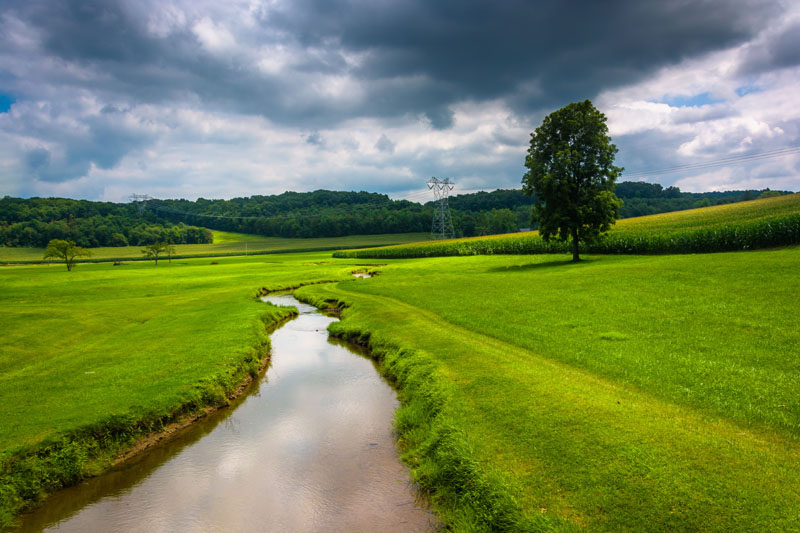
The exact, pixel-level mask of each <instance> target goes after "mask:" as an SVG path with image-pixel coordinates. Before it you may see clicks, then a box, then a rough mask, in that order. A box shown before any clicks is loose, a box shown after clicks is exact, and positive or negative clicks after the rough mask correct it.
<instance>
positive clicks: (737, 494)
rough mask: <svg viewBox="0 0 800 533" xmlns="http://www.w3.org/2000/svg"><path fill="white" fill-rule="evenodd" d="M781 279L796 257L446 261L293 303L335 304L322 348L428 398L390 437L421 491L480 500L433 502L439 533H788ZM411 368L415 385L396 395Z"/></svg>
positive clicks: (795, 484)
mask: <svg viewBox="0 0 800 533" xmlns="http://www.w3.org/2000/svg"><path fill="white" fill-rule="evenodd" d="M797 272H800V248H792V249H786V250H779V251H769V252H748V253H730V254H714V255H685V256H638V257H636V256H591V257H588V258H587V261H585V262H584V263H580V264H571V263H569V262H568V259H566V258H565V259H563V260H562V259H561V258H554V257H553V256H537V257H530V256H493V257H469V258H467V257H459V258H440V259H421V260H420V259H418V260H409V261H399V262H393V263H391V264H390V265H388V266H386V267H383V268H382V269H381V273H380V275H379V276H377V277H375V278H373V279H370V280H368V281H367V282H365V283H357V284H340V285H338V286H334V285H323V286H313V287H305V288H303V289H301V290H300V291H299V294H300V295H302V296H304V297H305V298H307V299H309V300H312V301H317V302H320V301H324V300H339V301H343V302H345V303H346V304H348V305H349V306H350V307H349V308H348V309H346V310H345V315H344V316H345V318H344V321H343V322H342V323H340V324H338V325H336V326H334V331H335V332H336V333H337V334H339V335H342V336H345V337H348V338H353V339H360V340H361V341H364V340H366V339H369V342H370V343H371V344H372V346H373V350H374V351H376V352H378V353H381V354H383V355H384V357H385V358H386V360H385V361H386V362H385V365H386V366H387V367H388V369H389V370H388V371H389V373H390V374H393V373H396V374H397V376H398V379H399V380H400V382H401V383H408V384H410V387H411V388H412V390H414V387H419V388H421V389H422V391H426V390H430V389H431V388H432V387H431V385H430V384H428V385H420V383H423V384H424V383H426V382H427V383H430V382H431V381H433V382H435V383H437V386H438V388H439V389H441V390H442V391H444V392H442V393H441V396H442V397H444V398H445V399H444V400H442V399H437V400H436V401H434V402H432V405H433V406H434V407H432V405H431V404H425V403H424V402H423V403H422V405H417V404H414V403H412V404H411V405H410V406H407V407H404V409H407V410H408V411H409V412H407V413H404V412H402V411H401V413H400V414H399V415H398V419H399V420H400V421H401V424H400V427H401V428H404V427H405V428H406V432H405V433H403V435H402V439H403V440H404V441H405V444H406V446H408V448H409V451H408V452H407V455H408V459H409V460H410V461H411V462H412V464H416V465H418V466H417V469H418V475H419V476H421V477H422V484H423V485H424V486H429V487H430V488H432V489H433V490H440V491H441V490H442V487H441V486H440V485H442V484H444V485H445V486H446V485H448V484H451V483H452V479H453V478H454V477H455V478H458V479H461V485H462V486H467V485H469V484H471V485H473V486H481V483H480V482H479V481H480V480H481V479H483V480H484V481H483V484H484V486H485V487H486V486H488V487H489V488H485V489H484V491H483V492H484V493H485V494H484V495H483V496H480V497H476V496H475V495H474V494H473V493H470V492H469V491H468V490H467V489H464V491H463V492H460V493H456V494H450V495H448V494H447V491H446V490H444V491H442V492H443V493H444V494H445V496H444V497H441V499H440V501H439V506H440V507H439V509H440V512H442V514H443V516H444V517H445V518H446V521H448V522H449V523H457V524H459V523H460V524H462V525H463V527H464V528H466V529H469V528H471V527H473V526H474V525H475V523H476V522H477V523H478V524H481V523H482V524H483V525H484V526H487V527H489V526H490V525H491V526H493V527H498V524H501V525H502V523H503V522H502V521H499V520H497V519H496V517H495V515H496V514H497V512H498V509H499V510H501V511H502V513H505V514H508V509H509V508H515V507H516V509H517V510H518V513H519V515H518V516H517V519H516V521H514V522H512V525H510V526H509V527H510V528H511V529H533V530H536V529H540V528H547V527H551V526H552V527H556V528H557V529H571V528H573V527H578V528H586V529H588V530H590V531H621V530H634V531H642V530H647V531H685V530H692V531H696V530H716V531H765V530H772V531H776V530H784V531H785V530H794V529H797V528H800V512H798V509H800V469H798V464H800V463H799V462H798V461H800V331H799V330H798V328H797V316H798V311H799V310H800V303H798V300H797V294H800V279H798V277H797ZM398 354H399V355H398ZM415 357H416V358H417V362H416V363H415V364H416V365H418V366H425V365H428V366H431V367H433V368H435V370H434V371H433V372H432V377H431V375H427V374H423V375H422V376H421V377H416V378H415V377H413V375H412V376H411V377H408V375H407V374H408V373H409V372H410V371H409V369H407V368H404V367H403V366H402V361H403V360H407V359H413V358H415ZM394 367H397V368H398V369H399V370H397V371H393V370H392V368H394ZM415 395H416V396H419V395H422V393H420V392H419V391H417V392H416V393H412V394H411V396H412V397H414V396H415ZM432 409H433V410H434V411H436V410H441V414H438V415H436V416H437V417H438V418H436V419H435V420H433V421H431V420H427V421H425V420H424V419H425V415H426V410H427V411H431V410H432ZM442 427H444V428H456V429H457V432H456V434H457V435H458V437H457V438H450V440H445V443H444V444H442V442H440V440H436V439H441V436H440V435H439V434H440V433H441V429H440V428H442ZM446 434H448V435H449V433H446ZM431 435H438V436H437V437H434V438H433V440H432V438H431ZM432 449H433V450H434V452H433V453H432V452H431V450H432ZM451 449H455V450H467V451H468V454H469V456H470V457H469V460H465V459H464V457H463V452H458V453H452V452H448V450H451ZM442 450H445V451H444V452H443V451H442ZM470 461H473V462H474V464H475V465H477V466H476V467H475V470H476V472H477V473H476V474H474V475H463V472H461V467H460V466H453V465H463V464H465V463H466V464H470ZM450 463H452V464H450ZM464 476H466V477H464ZM465 479H466V480H468V481H465ZM487 479H488V480H490V481H486V480H487ZM492 479H494V480H495V481H494V482H492V481H491V480H492ZM487 484H488V485H487ZM493 485H496V486H498V487H500V489H498V490H495V491H492V490H490V488H491V487H492V486H493ZM498 493H500V494H503V493H506V494H511V495H513V496H514V498H515V500H514V499H507V500H504V499H503V498H498V497H497V494H498ZM448 498H449V499H448ZM465 502H466V503H468V504H470V505H472V510H471V511H469V512H466V513H465V512H464V510H463V508H462V507H463V506H464V504H465ZM515 502H516V503H515ZM502 513H501V514H502ZM512 514H513V513H512ZM476 517H478V518H476ZM482 517H486V518H485V519H483V518H482ZM464 524H471V525H470V526H466V525H464ZM506 525H508V524H506Z"/></svg>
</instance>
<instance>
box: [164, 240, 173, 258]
mask: <svg viewBox="0 0 800 533" xmlns="http://www.w3.org/2000/svg"><path fill="white" fill-rule="evenodd" d="M164 253H165V254H167V259H168V260H169V262H170V263H172V254H174V253H175V245H174V244H172V243H171V242H168V243H164Z"/></svg>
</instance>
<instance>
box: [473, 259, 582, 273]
mask: <svg viewBox="0 0 800 533" xmlns="http://www.w3.org/2000/svg"><path fill="white" fill-rule="evenodd" d="M596 261H597V259H581V260H580V261H579V262H577V263H574V262H573V261H572V259H564V260H559V261H545V262H544V263H527V264H524V265H508V266H499V267H492V268H489V269H487V270H486V272H502V273H506V274H510V273H513V272H530V271H536V270H546V269H552V268H557V267H562V268H569V267H580V266H585V265H589V264H591V263H594V262H596Z"/></svg>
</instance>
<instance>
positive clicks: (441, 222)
mask: <svg viewBox="0 0 800 533" xmlns="http://www.w3.org/2000/svg"><path fill="white" fill-rule="evenodd" d="M427 184H428V188H429V189H433V199H434V201H435V202H436V205H435V206H434V207H433V226H432V227H431V239H433V240H436V239H452V238H453V237H455V230H454V229H453V219H452V218H450V206H448V205H447V196H448V195H449V194H450V191H452V190H453V187H455V183H453V182H452V181H450V178H445V179H443V180H440V179H439V178H431V179H429V180H428V181H427Z"/></svg>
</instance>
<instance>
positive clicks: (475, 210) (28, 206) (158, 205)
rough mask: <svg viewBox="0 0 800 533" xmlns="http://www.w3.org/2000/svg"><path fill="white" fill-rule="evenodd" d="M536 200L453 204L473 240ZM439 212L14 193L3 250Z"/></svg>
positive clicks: (421, 217)
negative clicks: (142, 206) (124, 200)
mask: <svg viewBox="0 0 800 533" xmlns="http://www.w3.org/2000/svg"><path fill="white" fill-rule="evenodd" d="M615 192H616V194H617V196H618V197H620V198H621V199H622V200H623V202H624V203H623V205H622V207H621V208H620V217H621V218H625V217H632V216H641V215H649V214H655V213H664V212H668V211H679V210H682V209H691V208H693V207H703V206H707V205H717V204H724V203H733V202H740V201H744V200H752V199H754V198H758V197H759V196H763V195H776V194H787V193H786V192H784V191H770V190H765V191H756V190H748V191H727V192H710V193H685V192H681V191H680V189H678V188H677V187H667V188H663V187H662V186H661V185H658V184H651V183H644V182H622V183H618V184H617V186H616V191H615ZM533 201H534V198H531V197H530V196H526V195H525V194H524V193H523V192H522V190H521V189H499V190H496V191H493V192H477V193H472V194H459V195H455V196H453V197H451V198H450V199H449V205H450V209H451V212H452V216H453V224H454V226H455V229H456V234H457V235H458V236H463V237H471V236H475V235H492V234H498V233H510V232H516V231H519V230H520V229H523V228H531V222H530V220H531V206H532V204H533ZM433 207H434V206H433V202H427V203H425V204H419V203H416V202H409V201H407V200H392V199H390V198H389V197H388V196H387V195H385V194H377V193H368V192H363V191H361V192H343V191H326V190H318V191H313V192H307V193H297V192H286V193H283V194H278V195H271V196H260V195H256V196H250V197H247V198H233V199H230V200H207V199H204V198H198V199H197V200H195V201H190V200H150V201H148V202H147V204H146V209H144V210H143V211H142V212H140V210H139V209H138V208H139V205H137V204H133V203H125V204H117V203H111V202H91V201H88V200H71V199H65V198H29V199H22V198H11V197H8V196H6V197H5V198H2V199H0V245H2V246H36V247H45V246H47V243H48V242H50V240H52V239H63V240H69V241H74V242H75V243H76V244H77V245H78V246H82V247H84V248H92V247H96V246H127V245H131V246H146V245H149V244H155V243H162V242H165V243H172V244H194V243H209V242H212V235H211V232H210V231H208V230H207V229H205V228H210V229H216V230H220V231H231V232H237V233H250V234H255V235H264V236H270V237H288V238H297V237H300V238H312V237H340V236H345V235H370V234H382V233H411V232H428V231H430V229H431V220H432V217H433ZM532 229H536V228H535V226H533V227H532Z"/></svg>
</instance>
